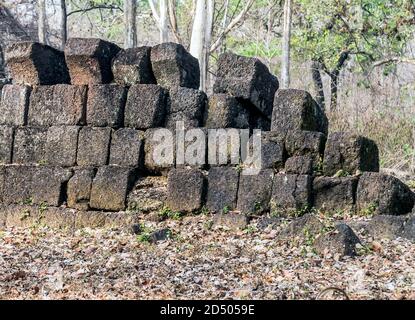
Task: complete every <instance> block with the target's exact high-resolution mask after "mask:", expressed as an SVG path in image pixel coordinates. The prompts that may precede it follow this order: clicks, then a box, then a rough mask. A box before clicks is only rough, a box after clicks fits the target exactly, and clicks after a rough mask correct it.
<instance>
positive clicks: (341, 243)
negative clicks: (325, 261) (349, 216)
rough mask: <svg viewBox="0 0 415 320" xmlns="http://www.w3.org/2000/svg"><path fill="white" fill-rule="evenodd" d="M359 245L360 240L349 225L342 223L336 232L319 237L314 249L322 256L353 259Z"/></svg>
mask: <svg viewBox="0 0 415 320" xmlns="http://www.w3.org/2000/svg"><path fill="white" fill-rule="evenodd" d="M357 244H360V240H359V238H358V237H357V236H356V234H355V233H354V232H353V230H352V229H351V228H350V227H349V226H348V225H346V224H344V223H342V224H338V225H337V226H336V227H335V230H333V231H331V232H329V233H326V234H323V235H321V236H320V237H318V238H317V239H316V241H315V242H314V247H315V249H316V251H317V253H319V254H320V255H322V256H325V255H327V254H330V255H332V256H339V257H343V256H349V257H353V256H355V255H356V245H357Z"/></svg>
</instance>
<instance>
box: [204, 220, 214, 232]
mask: <svg viewBox="0 0 415 320" xmlns="http://www.w3.org/2000/svg"><path fill="white" fill-rule="evenodd" d="M203 228H204V229H205V230H212V228H213V221H212V220H208V221H205V222H204V223H203Z"/></svg>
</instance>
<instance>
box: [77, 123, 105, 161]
mask: <svg viewBox="0 0 415 320" xmlns="http://www.w3.org/2000/svg"><path fill="white" fill-rule="evenodd" d="M111 132H112V129H111V128H108V127H102V128H101V127H83V128H82V129H81V130H80V132H79V139H78V155H77V164H78V165H79V166H102V165H106V164H107V161H108V152H109V147H110V139H111Z"/></svg>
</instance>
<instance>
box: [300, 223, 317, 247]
mask: <svg viewBox="0 0 415 320" xmlns="http://www.w3.org/2000/svg"><path fill="white" fill-rule="evenodd" d="M303 235H304V242H305V244H306V245H307V246H309V247H312V246H313V245H314V241H315V240H316V238H315V236H314V234H313V233H312V232H311V231H310V229H309V228H308V227H305V228H304V229H303Z"/></svg>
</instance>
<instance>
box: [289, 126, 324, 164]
mask: <svg viewBox="0 0 415 320" xmlns="http://www.w3.org/2000/svg"><path fill="white" fill-rule="evenodd" d="M325 143H326V136H325V135H324V134H322V133H320V132H317V131H289V132H288V133H287V135H286V138H285V148H286V150H287V153H288V155H289V156H290V157H292V156H306V155H308V156H310V157H311V158H312V159H313V164H314V167H315V168H316V167H318V166H321V165H320V164H321V161H322V160H321V159H322V157H323V154H324V146H325Z"/></svg>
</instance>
